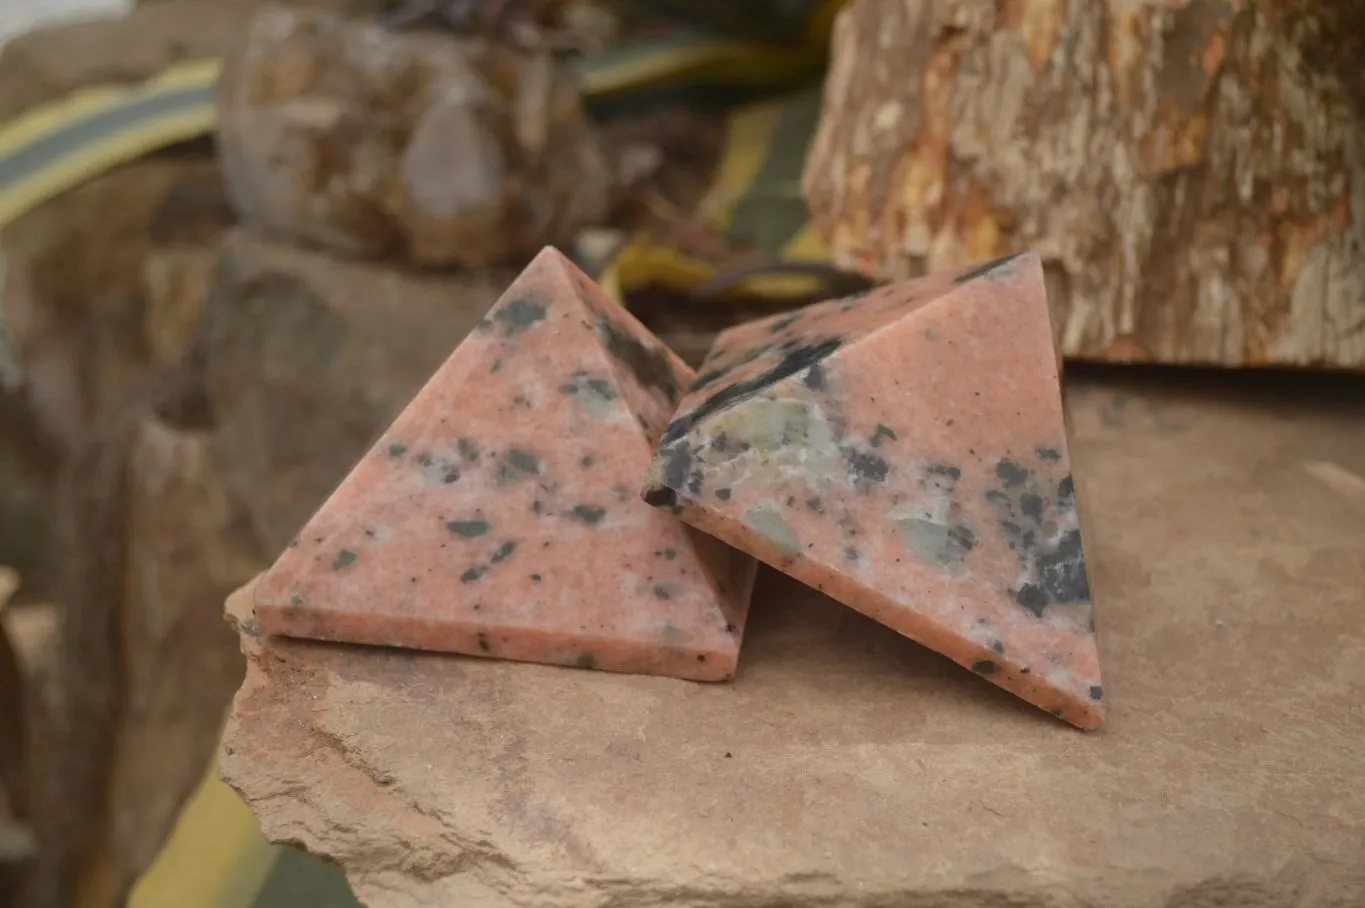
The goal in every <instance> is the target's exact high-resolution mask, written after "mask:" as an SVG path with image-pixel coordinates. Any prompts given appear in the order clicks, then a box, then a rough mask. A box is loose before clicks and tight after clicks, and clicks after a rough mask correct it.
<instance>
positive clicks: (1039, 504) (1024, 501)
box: [1019, 492, 1043, 523]
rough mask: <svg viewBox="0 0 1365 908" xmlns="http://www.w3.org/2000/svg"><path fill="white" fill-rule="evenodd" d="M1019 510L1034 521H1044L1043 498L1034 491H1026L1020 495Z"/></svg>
mask: <svg viewBox="0 0 1365 908" xmlns="http://www.w3.org/2000/svg"><path fill="white" fill-rule="evenodd" d="M1019 510H1020V511H1022V512H1023V513H1024V516H1025V517H1027V518H1029V519H1030V520H1032V521H1033V522H1035V523H1042V522H1043V499H1042V498H1041V497H1040V496H1038V495H1034V494H1033V493H1032V492H1025V493H1024V494H1023V495H1020V496H1019Z"/></svg>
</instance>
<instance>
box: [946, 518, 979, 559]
mask: <svg viewBox="0 0 1365 908" xmlns="http://www.w3.org/2000/svg"><path fill="white" fill-rule="evenodd" d="M948 538H949V539H951V540H952V541H953V543H954V544H956V545H957V547H958V548H960V549H961V550H962V551H964V552H970V551H971V550H972V549H974V548H976V534H975V533H973V532H972V531H971V528H970V527H968V526H966V525H965V524H958V525H957V526H954V527H949V529H948Z"/></svg>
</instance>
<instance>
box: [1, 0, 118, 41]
mask: <svg viewBox="0 0 1365 908" xmlns="http://www.w3.org/2000/svg"><path fill="white" fill-rule="evenodd" d="M132 6H133V0H0V46H3V45H4V44H5V42H6V41H8V40H9V39H10V37H12V36H13V35H16V34H18V33H19V32H24V31H28V30H29V29H30V28H33V27H34V26H35V25H38V24H39V23H43V22H52V21H61V20H63V19H73V18H75V19H82V18H87V17H89V16H116V15H119V14H120V13H122V12H124V11H125V10H128V9H131V8H132Z"/></svg>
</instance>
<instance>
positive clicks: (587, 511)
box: [569, 504, 607, 527]
mask: <svg viewBox="0 0 1365 908" xmlns="http://www.w3.org/2000/svg"><path fill="white" fill-rule="evenodd" d="M569 513H570V514H572V515H573V516H574V517H577V518H578V519H579V520H581V521H583V522H584V523H586V524H587V525H588V526H594V527H595V526H597V525H598V524H599V523H601V522H602V518H603V517H605V516H607V509H606V508H599V507H597V506H595V505H590V504H576V505H574V506H573V507H571V508H569Z"/></svg>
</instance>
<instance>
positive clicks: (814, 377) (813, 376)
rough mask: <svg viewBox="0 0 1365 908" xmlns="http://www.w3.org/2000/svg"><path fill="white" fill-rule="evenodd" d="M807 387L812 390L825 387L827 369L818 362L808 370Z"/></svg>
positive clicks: (821, 389)
mask: <svg viewBox="0 0 1365 908" xmlns="http://www.w3.org/2000/svg"><path fill="white" fill-rule="evenodd" d="M806 387H807V388H810V389H811V390H812V391H823V390H824V389H825V370H824V369H822V368H820V366H819V365H818V364H817V365H814V366H811V367H810V368H809V369H807V370H806Z"/></svg>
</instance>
